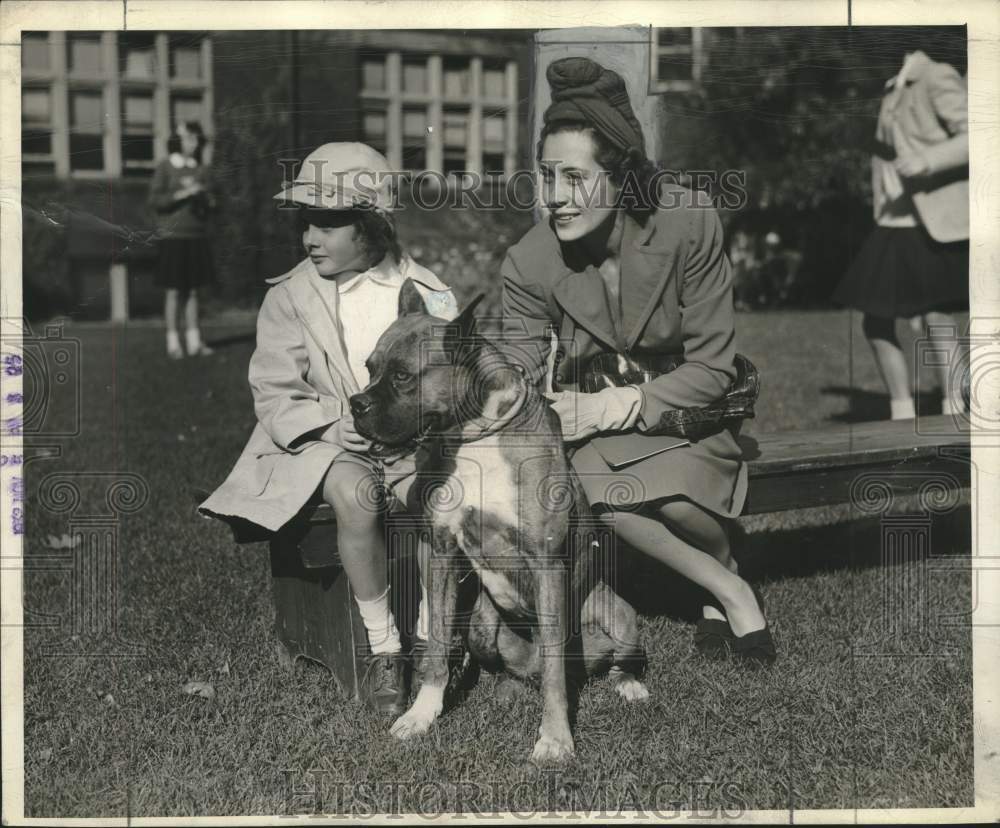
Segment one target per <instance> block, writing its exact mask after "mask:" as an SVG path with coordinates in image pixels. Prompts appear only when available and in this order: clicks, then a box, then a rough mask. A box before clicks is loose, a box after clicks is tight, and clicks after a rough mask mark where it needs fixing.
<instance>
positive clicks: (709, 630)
mask: <svg viewBox="0 0 1000 828" xmlns="http://www.w3.org/2000/svg"><path fill="white" fill-rule="evenodd" d="M734 641H735V637H734V636H733V630H732V627H730V626H729V622H728V621H723V620H722V619H720V618H700V619H698V623H697V625H695V628H694V646H695V649H696V650H697V651H698V652H699V653H701V654H702V655H703V656H705V657H706V658H711V659H715V660H719V659H723V658H726V656H728V655H729V652H730V650H731V649H732V647H733V642H734Z"/></svg>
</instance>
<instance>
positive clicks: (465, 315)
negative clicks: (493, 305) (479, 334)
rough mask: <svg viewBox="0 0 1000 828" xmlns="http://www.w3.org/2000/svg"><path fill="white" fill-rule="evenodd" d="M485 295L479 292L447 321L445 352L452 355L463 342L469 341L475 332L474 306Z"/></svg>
mask: <svg viewBox="0 0 1000 828" xmlns="http://www.w3.org/2000/svg"><path fill="white" fill-rule="evenodd" d="M485 297H486V294H485V293H480V294H479V295H478V296H476V297H475V298H474V299H473V300H472V301H471V302H469V304H468V305H466V306H465V309H464V310H463V311H462V312H461V313H460V314H459V315H458V316H457V317H455V319H453V320H452V321H451V322H450V323H448V328H447V329H446V330H445V334H444V350H445V353H447V354H449V355H450V356H454V354H455V353H456V352H457V351H458V350H459V349H460V348H461V347H462V344H463V343H468V342H470V341H471V339H472V336H473V334H475V332H476V308H477V307H479V303H480V302H482V301H483V299H484V298H485Z"/></svg>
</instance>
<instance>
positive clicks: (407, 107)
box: [359, 51, 518, 176]
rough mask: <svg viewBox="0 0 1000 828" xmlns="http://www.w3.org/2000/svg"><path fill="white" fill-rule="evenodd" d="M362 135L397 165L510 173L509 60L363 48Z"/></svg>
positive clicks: (512, 75)
mask: <svg viewBox="0 0 1000 828" xmlns="http://www.w3.org/2000/svg"><path fill="white" fill-rule="evenodd" d="M359 69H360V74H361V93H360V97H361V102H360V103H361V133H362V140H364V141H365V142H366V143H368V144H370V145H372V146H374V147H376V148H377V149H379V150H380V151H382V152H383V153H385V155H386V156H387V157H388V159H389V163H390V164H391V165H393V166H394V167H395V168H397V169H405V170H409V171H411V172H418V171H422V170H433V171H436V172H440V173H445V174H458V173H463V172H470V173H488V174H489V175H492V176H503V175H510V174H511V173H513V165H514V159H515V157H516V147H515V146H514V145H513V141H514V138H513V136H514V135H515V133H516V130H515V129H514V127H515V125H516V118H517V111H518V99H517V83H516V78H517V75H516V72H517V65H516V63H514V61H510V60H507V59H506V58H502V57H497V56H493V57H479V56H471V55H437V54H408V53H404V52H393V51H389V52H385V53H382V52H378V53H376V52H363V53H362V54H361V55H360V59H359Z"/></svg>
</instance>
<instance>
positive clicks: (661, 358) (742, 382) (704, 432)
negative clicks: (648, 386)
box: [580, 352, 760, 440]
mask: <svg viewBox="0 0 1000 828" xmlns="http://www.w3.org/2000/svg"><path fill="white" fill-rule="evenodd" d="M683 362H684V359H683V357H681V356H675V355H670V354H667V355H651V356H625V355H623V354H618V353H613V352H612V353H604V354H598V355H597V356H595V357H594V358H593V359H592V360H591V361H590V362H589V363H588V364H587V367H586V369H585V370H584V372H583V376H582V378H581V381H580V390H581V391H584V392H586V393H589V394H593V393H596V392H598V391H601V390H602V389H604V388H621V387H623V386H625V385H641V384H642V383H645V382H649V381H650V380H654V379H656V378H657V377H659V376H662V375H663V374H666V373H669V372H670V371H673V370H674V368H676V367H677V366H678V365H680V364H682V363H683ZM733 364H734V365H735V366H736V379H735V380H734V381H733V383H732V385H730V386H729V388H728V389H727V390H726V393H725V394H724V395H723V396H722V397H721V398H720V399H719V400H717V401H716V402H714V403H710V404H709V405H705V406H693V407H690V408H677V409H673V410H670V411H664V412H663V414H662V415H661V416H660V421H659V422H658V423H657V424H656V425H655V426H653V427H651V428H647V429H646V430H645V431H644V432H643V434H647V435H651V436H657V435H669V436H671V437H683V438H685V439H688V440H700V439H701V438H703V437H707V436H709V435H711V434H715V433H716V432H718V431H721V430H722V429H724V428H731V429H736V430H738V428H739V426H740V424H741V422H742V420H744V419H750V418H752V417H753V416H754V404H755V403H756V402H757V397H758V395H759V394H760V374H759V372H758V371H757V367H756V366H755V365H754V364H753V363H752V362H751V361H750V360H749V359H747V358H746V357H745V356H743V355H742V354H736V358H735V359H734V360H733Z"/></svg>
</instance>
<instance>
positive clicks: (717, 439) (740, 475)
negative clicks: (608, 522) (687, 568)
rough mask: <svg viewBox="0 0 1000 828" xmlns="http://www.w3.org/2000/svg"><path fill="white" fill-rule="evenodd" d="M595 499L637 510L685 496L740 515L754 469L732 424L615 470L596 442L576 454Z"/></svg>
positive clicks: (602, 505) (603, 505)
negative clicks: (751, 467)
mask: <svg viewBox="0 0 1000 828" xmlns="http://www.w3.org/2000/svg"><path fill="white" fill-rule="evenodd" d="M570 463H571V464H572V466H573V469H574V470H575V471H576V473H577V475H578V476H579V478H580V483H581V484H582V486H583V490H584V492H585V493H586V495H587V500H588V502H589V503H590V505H591V506H592V507H594V508H596V509H600V510H602V511H635V510H637V509H640V508H641V507H642V506H644V505H645V504H649V503H656V502H657V501H662V500H666V499H670V498H678V497H680V498H684V499H686V500H690V501H692V502H693V503H696V504H698V505H699V506H701V507H702V508H703V509H707V510H708V511H710V512H713V513H715V514H716V515H720V516H722V517H728V518H735V517H739V515H740V513H741V512H742V511H743V507H744V505H745V504H746V497H747V484H748V469H747V464H746V462H744V459H743V451H742V449H741V447H740V445H739V442H738V440H737V438H736V436H735V435H734V434H733V433H732V432H730V431H729V430H726V429H724V430H722V431H720V432H718V433H716V434H713V435H711V436H708V437H704V438H703V439H701V440H695V441H692V442H691V444H690V445H686V446H680V447H678V448H674V449H670V450H669V451H665V452H663V453H662V454H657V455H654V456H653V457H649V458H647V459H645V460H640V461H639V462H636V463H633V464H631V465H629V466H625V467H624V468H622V469H618V470H612V469H611V468H610V467H609V466H608V464H607V462H605V460H604V458H603V457H601V454H600V452H598V451H597V449H596V448H595V447H594V445H593V444H592V443H590V442H587V443H584V444H583V445H581V446H580V448H579V449H577V450H576V451H575V452H574V453H573V454H572V456H571V458H570Z"/></svg>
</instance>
